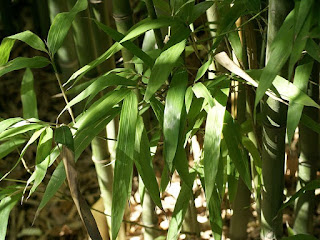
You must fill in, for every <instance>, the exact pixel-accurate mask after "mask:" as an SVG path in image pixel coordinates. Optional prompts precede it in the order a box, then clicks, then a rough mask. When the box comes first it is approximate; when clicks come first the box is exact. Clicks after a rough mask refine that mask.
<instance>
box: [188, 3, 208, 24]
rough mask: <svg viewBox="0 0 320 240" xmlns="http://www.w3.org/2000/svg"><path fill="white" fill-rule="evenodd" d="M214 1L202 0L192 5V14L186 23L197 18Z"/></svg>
mask: <svg viewBox="0 0 320 240" xmlns="http://www.w3.org/2000/svg"><path fill="white" fill-rule="evenodd" d="M213 3H214V1H204V2H200V3H198V4H196V5H195V6H193V7H192V14H191V15H190V16H189V19H188V23H189V24H191V23H193V22H194V21H195V20H197V19H198V18H199V17H200V16H201V15H202V14H203V13H205V11H207V10H208V9H209V8H210V7H211V6H212V4H213Z"/></svg>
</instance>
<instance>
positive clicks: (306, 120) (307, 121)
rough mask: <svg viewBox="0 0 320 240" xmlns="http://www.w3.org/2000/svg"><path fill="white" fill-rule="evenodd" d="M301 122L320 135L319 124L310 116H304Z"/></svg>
mask: <svg viewBox="0 0 320 240" xmlns="http://www.w3.org/2000/svg"><path fill="white" fill-rule="evenodd" d="M300 121H301V123H302V124H303V125H304V126H306V127H308V128H310V129H311V130H312V131H314V132H316V133H319V134H320V124H319V123H318V122H316V121H314V120H313V119H312V118H311V117H309V116H308V115H306V114H302V116H301V119H300Z"/></svg>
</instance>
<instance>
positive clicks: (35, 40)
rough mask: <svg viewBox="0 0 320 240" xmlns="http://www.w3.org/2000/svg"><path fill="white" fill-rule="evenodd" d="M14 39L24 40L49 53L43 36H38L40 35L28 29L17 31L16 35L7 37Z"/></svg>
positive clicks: (33, 46)
mask: <svg viewBox="0 0 320 240" xmlns="http://www.w3.org/2000/svg"><path fill="white" fill-rule="evenodd" d="M6 38H9V39H12V40H20V41H22V42H25V43H26V44H28V45H29V46H30V47H32V48H34V49H37V50H39V51H42V52H45V53H47V52H48V51H47V49H46V46H45V44H44V42H43V41H42V40H41V38H39V37H38V35H36V34H34V33H33V32H31V31H29V30H27V31H24V32H21V33H17V34H15V35H12V36H9V37H6Z"/></svg>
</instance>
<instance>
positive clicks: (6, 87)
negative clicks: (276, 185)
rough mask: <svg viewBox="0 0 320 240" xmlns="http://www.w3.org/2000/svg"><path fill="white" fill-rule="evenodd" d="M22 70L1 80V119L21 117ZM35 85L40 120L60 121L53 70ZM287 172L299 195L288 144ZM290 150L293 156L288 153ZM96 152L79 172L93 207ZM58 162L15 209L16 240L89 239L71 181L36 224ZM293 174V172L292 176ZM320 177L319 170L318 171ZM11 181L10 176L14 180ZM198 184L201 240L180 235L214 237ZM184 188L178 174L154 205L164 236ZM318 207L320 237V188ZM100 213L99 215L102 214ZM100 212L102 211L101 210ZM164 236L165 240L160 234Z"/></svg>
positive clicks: (133, 228)
mask: <svg viewBox="0 0 320 240" xmlns="http://www.w3.org/2000/svg"><path fill="white" fill-rule="evenodd" d="M22 74H23V72H22V71H19V72H14V73H11V74H8V75H6V76H5V77H2V78H1V81H0V95H1V98H0V117H1V118H8V117H16V116H22V105H21V100H20V84H21V79H22ZM34 78H35V89H36V92H37V99H38V109H39V118H40V119H41V120H44V121H49V122H55V120H56V116H57V115H58V113H59V112H60V111H61V109H63V107H64V102H63V100H62V99H61V98H57V97H54V96H56V94H58V93H59V89H58V86H57V83H56V80H55V79H54V76H53V74H52V73H51V72H50V70H47V71H44V70H35V71H34ZM67 118H68V117H67V116H62V118H61V119H60V121H62V122H63V121H66V122H68V119H67ZM287 153H288V154H287V155H288V164H287V165H288V166H287V167H288V170H287V173H288V174H287V175H286V189H287V191H288V192H289V194H292V193H294V191H295V190H294V189H295V182H296V177H295V173H294V172H295V170H296V162H297V153H296V148H295V146H294V145H293V147H292V148H291V149H290V151H289V148H288V151H287ZM289 153H290V154H289ZM90 156H91V150H90V149H89V148H88V149H87V150H86V151H85V152H84V153H83V154H82V156H81V158H80V160H79V161H78V162H77V170H78V172H79V179H80V188H81V192H82V194H83V195H84V197H85V198H86V200H87V201H88V203H89V204H90V205H91V206H93V205H94V204H95V202H97V201H98V200H99V197H100V192H99V186H98V182H97V176H96V172H95V168H94V164H93V162H92V160H91V157H90ZM17 158H18V154H17V153H13V154H10V155H9V156H7V157H6V158H4V159H0V169H1V172H0V173H1V174H4V173H5V172H6V171H8V170H9V169H10V168H11V167H12V166H13V165H14V163H15V161H16V160H17ZM24 159H25V161H26V164H27V166H28V167H29V168H30V170H31V171H32V170H33V166H34V159H35V146H31V148H30V149H29V150H28V151H27V153H26V155H25V157H24ZM55 167H56V165H54V166H52V167H51V168H50V169H49V171H48V174H47V176H46V178H45V180H44V184H41V185H40V186H39V188H38V191H37V192H35V193H34V194H33V195H32V197H31V198H30V199H28V200H27V201H23V203H22V205H20V204H18V205H17V206H16V207H15V208H14V209H13V211H12V213H11V216H10V220H9V226H8V238H7V239H9V240H14V239H26V240H32V239H87V238H88V237H87V234H86V232H85V230H84V227H83V225H82V223H81V220H80V217H79V216H78V213H77V210H76V208H75V205H74V204H73V202H72V199H71V196H70V192H69V190H68V186H67V184H64V185H63V186H62V187H61V188H60V190H59V193H58V194H57V195H56V196H55V197H54V198H53V199H52V200H51V201H50V202H49V204H48V205H47V206H46V207H45V208H44V209H43V210H42V211H41V212H40V214H39V216H38V217H37V218H36V220H35V221H34V224H32V223H33V220H34V217H35V212H36V210H37V208H38V206H39V203H40V201H41V198H42V195H43V192H44V190H45V186H46V184H47V182H48V180H49V179H50V176H51V174H52V172H53V170H54V168H55ZM289 172H290V174H289ZM318 175H319V174H318ZM29 177H30V174H29V173H28V172H27V171H26V169H25V168H24V167H23V165H22V164H20V165H19V166H18V167H17V168H16V169H15V170H14V171H13V172H12V173H11V174H10V175H9V177H8V178H9V179H8V181H2V182H0V187H4V186H7V185H11V184H16V183H15V180H20V181H22V183H24V182H23V181H26V180H27V179H28V178H29ZM10 179H11V180H10ZM132 186H133V188H132V189H133V190H132V195H131V198H130V204H129V216H128V218H127V219H126V220H127V222H130V223H126V232H127V233H126V234H127V239H132V240H133V239H136V240H137V239H143V237H142V236H143V231H144V227H142V226H141V222H142V220H141V214H142V207H141V204H140V199H139V193H138V178H137V176H135V177H134V178H133V184H132ZM199 186H200V184H199V182H196V184H195V191H194V192H196V193H197V194H196V195H195V199H194V200H195V201H194V202H195V207H196V211H197V220H198V223H199V229H200V236H201V237H200V238H199V237H194V236H193V235H189V234H180V239H213V238H212V235H211V230H210V224H209V220H208V217H207V216H208V213H207V210H206V202H205V198H204V194H203V191H202V190H201V189H200V187H199ZM179 191H180V180H179V177H178V176H176V175H174V177H173V178H172V181H171V184H170V185H169V188H168V189H167V191H166V193H165V194H164V195H163V196H162V200H163V201H162V203H163V206H164V210H165V212H163V211H161V210H160V209H155V213H156V214H157V216H158V225H157V226H155V228H156V229H157V231H158V232H159V235H160V236H165V234H166V231H167V229H168V226H169V220H170V216H171V215H172V212H173V209H174V204H175V202H176V199H177V196H178V194H179ZM316 199H317V207H316V209H315V211H314V233H315V235H316V236H317V237H319V239H320V204H319V202H320V194H319V192H317V195H316ZM223 206H224V207H223V208H222V216H223V224H224V225H223V239H228V236H229V225H230V218H231V215H232V211H231V210H230V209H228V208H227V206H230V204H229V203H228V202H224V204H223ZM251 213H252V215H251V217H250V221H249V223H248V226H247V232H248V239H250V240H253V239H259V223H258V220H257V217H258V216H257V212H256V209H255V204H253V201H252V204H251ZM98 214H99V213H98ZM100 214H101V213H100ZM293 220H294V219H293V210H292V207H291V208H288V209H285V211H284V214H283V225H284V229H285V231H286V226H287V224H288V225H289V226H292V224H293ZM159 239H160V238H159Z"/></svg>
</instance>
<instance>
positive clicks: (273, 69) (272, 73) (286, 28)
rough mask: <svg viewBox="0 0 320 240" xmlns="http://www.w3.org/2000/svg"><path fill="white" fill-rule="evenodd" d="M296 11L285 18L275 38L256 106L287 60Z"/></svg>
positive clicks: (259, 87) (257, 95) (290, 47)
mask: <svg viewBox="0 0 320 240" xmlns="http://www.w3.org/2000/svg"><path fill="white" fill-rule="evenodd" d="M293 22H294V11H292V12H291V13H290V14H289V15H288V16H287V18H286V19H285V20H284V22H283V24H282V26H281V28H280V29H279V31H278V33H277V35H276V37H275V38H274V40H273V42H272V44H271V49H270V52H271V53H270V56H269V60H268V63H267V66H266V67H265V68H264V70H263V71H262V74H261V77H260V81H259V86H258V88H257V91H256V98H255V106H257V105H258V103H259V101H260V100H261V99H262V97H263V95H264V94H265V92H266V91H267V90H268V88H270V87H271V86H272V82H273V81H274V79H275V77H276V76H277V75H278V74H279V72H280V70H281V69H282V67H283V66H284V64H285V63H286V62H287V60H288V58H289V56H290V53H291V49H292V44H293Z"/></svg>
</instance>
